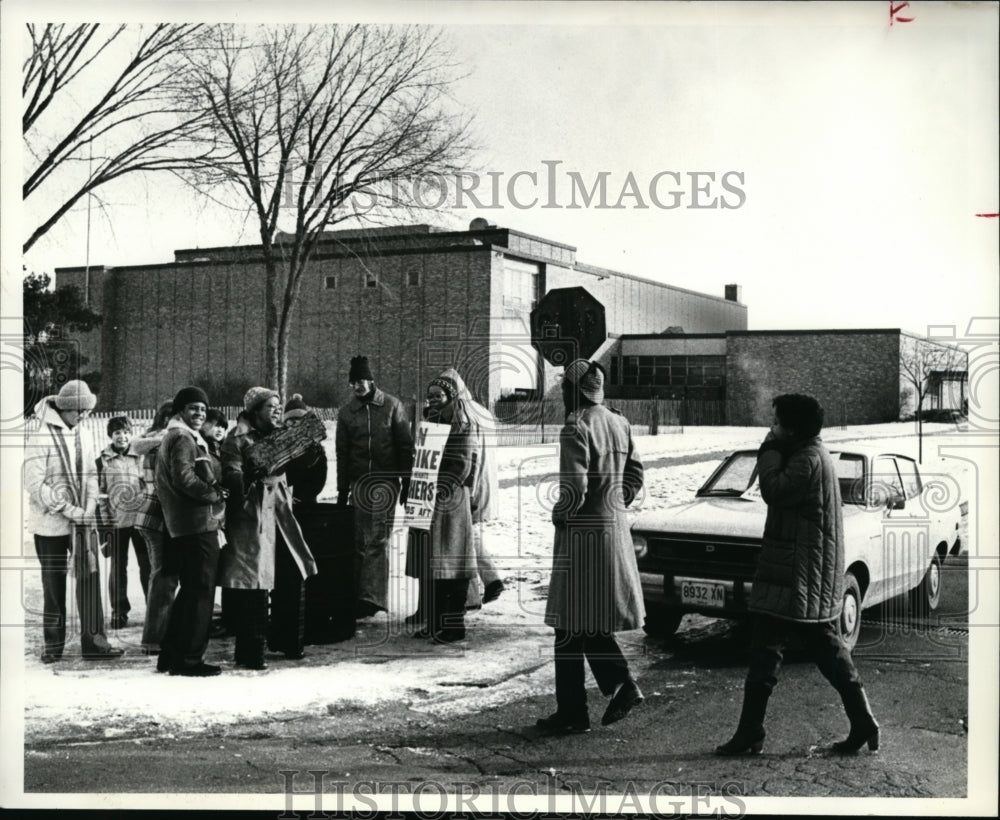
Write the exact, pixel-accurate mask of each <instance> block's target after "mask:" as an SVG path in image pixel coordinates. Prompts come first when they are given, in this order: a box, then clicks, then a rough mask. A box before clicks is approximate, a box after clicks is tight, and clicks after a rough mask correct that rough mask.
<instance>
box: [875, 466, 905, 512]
mask: <svg viewBox="0 0 1000 820" xmlns="http://www.w3.org/2000/svg"><path fill="white" fill-rule="evenodd" d="M893 498H906V496H905V495H904V493H903V480H902V479H901V478H900V477H899V470H898V469H897V468H896V460H895V459H894V458H892V457H891V456H879V457H878V458H877V459H875V465H874V468H873V470H872V499H871V500H872V505H873V506H875V507H883V506H885V505H886V504H888V503H889V501H890V499H893Z"/></svg>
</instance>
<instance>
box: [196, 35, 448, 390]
mask: <svg viewBox="0 0 1000 820" xmlns="http://www.w3.org/2000/svg"><path fill="white" fill-rule="evenodd" d="M192 64H193V65H194V66H195V67H196V73H197V77H198V79H197V82H196V83H195V84H194V86H193V92H192V93H193V95H194V97H193V98H192V100H191V103H190V104H191V106H192V107H198V108H203V109H205V110H207V111H208V112H210V114H211V115H212V117H213V120H214V124H215V127H216V129H217V134H216V138H217V139H219V140H220V141H223V142H226V143H227V144H228V146H230V147H231V148H232V149H233V152H234V155H235V156H234V157H233V158H232V160H231V161H224V162H213V163H211V164H208V163H206V164H204V165H203V166H202V168H201V169H200V170H199V172H198V173H197V174H196V175H195V177H194V182H195V184H196V185H197V186H198V188H199V190H201V191H202V192H204V193H206V194H209V195H211V196H213V197H216V198H219V197H222V196H224V193H223V187H224V186H222V185H220V183H225V184H226V186H228V187H229V188H230V189H235V191H236V192H237V194H238V198H239V200H240V201H241V202H242V203H243V205H242V208H244V209H246V210H247V211H248V213H249V215H250V216H251V217H252V218H253V219H255V221H256V224H257V226H258V228H259V232H260V242H261V249H262V254H263V258H264V265H265V276H266V285H265V303H266V308H265V310H266V316H265V346H266V355H265V374H264V378H265V380H266V383H267V384H268V385H270V386H271V387H272V388H273V389H276V390H279V391H280V392H281V393H284V392H285V388H286V385H287V378H288V373H287V371H288V340H289V334H290V329H291V326H292V319H293V313H294V308H295V304H296V300H297V298H298V295H299V289H300V284H301V281H302V276H303V274H304V273H305V272H306V270H307V268H308V265H309V260H310V257H311V256H312V254H313V253H314V251H315V249H316V246H317V243H318V242H319V241H320V240H321V239H322V234H323V231H324V229H325V228H328V227H329V226H331V225H334V224H336V223H338V222H341V221H343V220H346V219H352V218H353V219H357V218H359V217H363V216H365V215H368V216H371V215H372V214H373V213H375V212H377V210H378V209H384V208H385V207H389V208H392V207H393V206H398V205H403V204H405V205H412V201H411V200H410V199H409V198H408V197H407V196H405V195H403V194H401V191H402V190H403V188H402V186H401V184H400V183H401V182H402V181H407V180H408V181H411V182H412V181H413V180H419V179H421V178H424V177H425V176H426V175H428V174H436V175H438V176H439V177H443V176H444V175H445V174H451V173H453V172H454V171H456V170H457V169H458V167H459V165H460V163H461V161H462V160H463V159H464V157H465V154H466V152H467V150H468V144H467V136H466V135H467V128H468V118H467V117H466V116H464V115H462V114H457V113H455V112H454V111H451V110H449V106H448V102H449V101H448V99H447V97H448V91H449V86H450V84H451V82H452V81H453V80H454V79H456V75H455V66H454V65H453V63H452V62H451V58H450V56H449V54H448V52H447V50H446V49H445V48H444V46H443V42H442V39H441V35H440V33H438V32H435V31H433V30H431V29H428V28H424V27H380V26H368V25H352V26H308V27H299V26H292V25H288V26H280V27H269V28H262V27H260V28H252V29H247V28H241V27H235V26H220V27H216V28H213V29H212V31H211V45H210V46H209V47H208V48H206V49H205V50H204V51H202V52H198V53H197V54H194V55H192ZM383 212H384V211H383ZM283 226H286V227H287V231H286V230H283Z"/></svg>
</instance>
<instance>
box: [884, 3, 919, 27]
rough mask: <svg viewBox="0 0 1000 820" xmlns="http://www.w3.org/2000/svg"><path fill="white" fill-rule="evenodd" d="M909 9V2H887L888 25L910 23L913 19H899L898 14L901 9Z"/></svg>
mask: <svg viewBox="0 0 1000 820" xmlns="http://www.w3.org/2000/svg"><path fill="white" fill-rule="evenodd" d="M909 7H910V0H903V2H902V3H894V2H893V0H889V25H890V26H891V25H893V24H894V23H912V22H913V21H914V19H916V18H914V17H900V16H899V13H900V12H901V11H902V10H903V9H907V8H909Z"/></svg>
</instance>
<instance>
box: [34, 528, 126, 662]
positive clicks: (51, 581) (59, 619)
mask: <svg viewBox="0 0 1000 820" xmlns="http://www.w3.org/2000/svg"><path fill="white" fill-rule="evenodd" d="M86 549H91V545H89V544H87V545H80V549H78V550H76V551H75V552H74V550H73V539H72V536H69V535H56V536H49V535H36V536H35V552H36V553H37V554H38V561H39V563H40V564H41V565H42V613H43V618H44V620H43V625H42V634H43V637H44V639H45V650H44V654H45V655H46V656H48V657H53V658H61V657H62V654H63V650H64V649H65V646H66V574H67V573H68V572H69V559H70V555H73V556H74V565H73V571H74V572H75V573H76V606H77V610H78V612H79V615H80V647H81V649H82V650H83V654H84V655H86V654H88V653H90V652H102V651H104V650H105V649H107V648H108V647H109V645H110V644H108V639H107V637H106V635H105V633H104V609H103V608H102V606H101V576H100V573H98V572H97V571H96V570H95V571H90V572H88V571H87V569H86V567H87V565H88V563H89V562H88V561H87V559H86V556H85V554H84V551H85V550H86ZM93 564H94V565H95V566H96V560H95V561H94V562H93Z"/></svg>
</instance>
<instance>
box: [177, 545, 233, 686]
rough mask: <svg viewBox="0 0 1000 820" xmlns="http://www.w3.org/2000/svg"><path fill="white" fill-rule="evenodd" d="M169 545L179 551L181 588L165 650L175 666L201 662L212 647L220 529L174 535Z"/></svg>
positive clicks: (195, 664) (178, 563)
mask: <svg viewBox="0 0 1000 820" xmlns="http://www.w3.org/2000/svg"><path fill="white" fill-rule="evenodd" d="M166 548H167V550H168V551H170V552H173V553H175V557H176V560H177V568H178V578H179V579H180V585H181V588H180V591H179V592H178V593H177V598H176V599H175V600H174V605H173V607H172V608H171V610H170V620H169V623H168V624H167V634H166V636H165V637H164V639H163V652H165V653H166V655H167V659H168V665H169V666H170V667H171V668H174V669H177V668H180V667H183V666H197V665H198V664H200V663H201V662H202V658H203V656H204V655H205V650H206V649H207V648H208V634H209V632H210V630H211V628H212V608H213V607H214V605H215V573H216V570H217V569H218V566H219V550H220V545H219V533H218V532H214V531H213V532H202V533H197V534H196V535H181V536H178V537H176V538H171V539H170V541H168V542H167V547H166Z"/></svg>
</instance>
